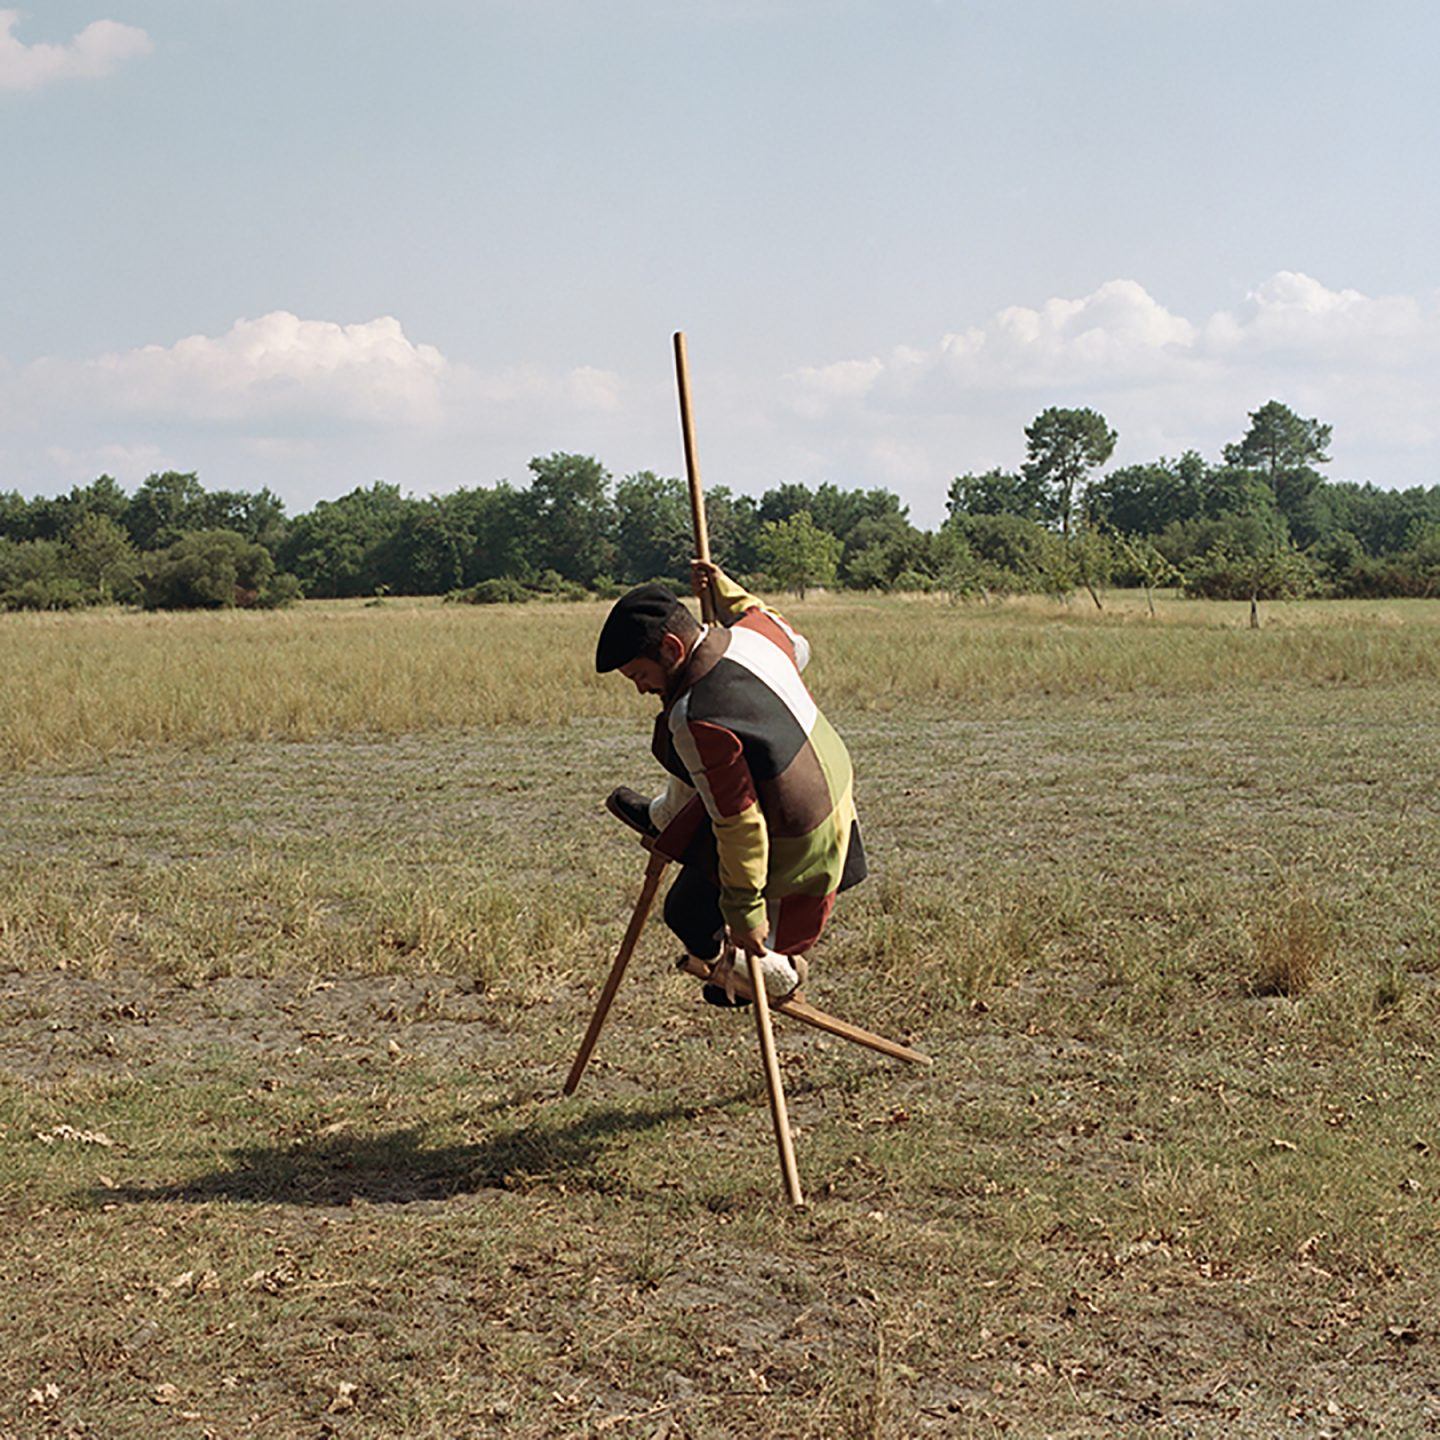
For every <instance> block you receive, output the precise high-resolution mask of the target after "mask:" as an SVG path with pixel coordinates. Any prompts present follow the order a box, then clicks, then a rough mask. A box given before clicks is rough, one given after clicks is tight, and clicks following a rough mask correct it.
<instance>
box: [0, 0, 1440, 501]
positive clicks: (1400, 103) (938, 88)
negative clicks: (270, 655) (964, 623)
mask: <svg viewBox="0 0 1440 1440" xmlns="http://www.w3.org/2000/svg"><path fill="white" fill-rule="evenodd" d="M1437 42H1440V7H1436V6H1434V5H1433V4H1428V3H1422V0H1372V3H1368V4H1366V5H1363V6H1362V5H1359V4H1354V3H1349V0H1346V3H1336V0H1304V3H1301V0H1249V3H1247V4H1240V3H1229V0H1010V3H1007V4H1000V3H988V0H986V3H981V0H972V3H964V0H688V3H687V0H465V3H461V0H345V3H338V0H286V3H279V0H245V3H241V0H30V4H29V5H28V6H20V7H14V6H7V5H5V4H4V0H0V127H3V133H4V141H5V143H4V145H3V147H0V194H4V195H5V196H6V197H7V199H6V205H5V211H6V218H5V222H4V224H3V225H0V267H3V268H0V273H3V276H4V281H5V283H4V287H3V292H0V293H3V295H4V300H3V303H0V489H9V488H13V489H19V490H20V491H22V492H24V493H27V494H35V493H53V492H55V491H57V490H63V489H67V488H68V487H69V486H70V485H71V484H75V483H83V482H85V481H86V480H89V479H91V478H93V477H94V476H95V475H96V474H99V473H101V472H102V471H106V472H108V473H111V474H114V475H115V476H116V477H117V478H119V479H120V480H121V481H122V482H123V483H125V484H126V485H127V486H133V485H135V484H137V483H138V482H139V481H140V480H141V479H143V478H144V476H145V475H146V474H147V473H149V472H150V471H151V470H155V469H161V468H172V467H173V468H181V469H187V470H189V469H198V470H199V472H200V475H201V479H202V481H204V482H205V483H206V484H207V485H208V486H210V487H212V488H243V489H254V488H258V487H259V486H261V485H269V486H270V487H271V488H272V489H274V490H276V491H277V492H278V493H280V494H281V495H282V496H283V497H284V498H285V499H286V501H287V503H288V504H289V505H290V508H291V509H292V511H299V510H302V509H307V508H309V506H310V505H311V504H313V503H314V501H315V500H317V499H320V498H324V497H327V496H334V495H338V494H340V493H343V492H344V491H345V490H348V489H350V488H351V487H353V486H354V485H357V484H368V483H370V482H371V481H372V480H375V479H385V480H390V481H394V482H396V483H398V484H400V485H402V486H403V487H404V488H405V489H406V490H408V491H413V492H414V493H417V494H425V493H429V492H432V491H439V490H445V489H450V488H453V487H454V486H456V485H461V484H489V483H492V482H494V481H495V480H497V479H500V478H509V479H511V480H514V481H517V482H518V481H523V480H524V479H525V477H526V469H525V467H526V461H527V460H528V459H529V458H530V457H531V456H532V455H535V454H541V453H547V452H549V451H551V450H558V449H564V450H579V451H583V452H585V453H590V454H596V455H598V456H599V457H600V458H601V459H602V460H603V461H604V462H605V463H606V464H607V465H608V466H609V467H610V469H611V470H612V471H613V472H615V473H616V474H617V475H618V474H624V473H628V472H630V471H633V470H636V469H641V468H651V469H655V470H658V471H661V472H662V473H671V474H674V473H679V471H680V469H681V465H682V458H681V451H680V443H679V435H678V427H677V423H676V417H675V401H674V387H673V377H672V374H671V370H670V348H669V346H670V334H671V332H672V331H673V330H675V329H677V328H683V329H684V330H686V332H687V334H688V337H689V344H690V352H691V362H692V370H693V379H694V386H695V398H696V408H697V424H698V427H699V439H700V451H701V458H702V463H703V467H704V471H705V476H706V480H707V482H708V483H710V484H721V483H724V484H729V485H731V486H732V487H734V488H737V489H741V490H750V491H759V490H762V489H764V488H766V487H767V486H769V485H772V484H775V483H778V482H780V481H783V480H806V481H810V482H812V483H815V482H819V481H822V480H832V481H834V482H836V483H838V484H842V485H872V484H878V485H886V486H889V487H890V488H892V489H895V490H897V491H899V492H900V493H901V494H902V495H903V496H904V497H905V499H906V500H907V501H909V503H910V505H911V507H912V513H913V514H914V516H915V518H916V519H917V520H919V521H920V522H922V523H925V524H931V523H934V522H935V521H936V520H938V519H939V518H940V516H941V514H942V513H943V503H944V496H945V491H946V488H947V487H948V484H949V481H950V479H951V477H953V476H954V475H955V474H957V473H959V472H961V471H965V470H972V469H983V468H988V467H989V466H991V465H996V464H1000V465H1007V466H1013V465H1017V464H1018V463H1019V462H1020V460H1021V459H1022V458H1023V449H1024V437H1023V429H1024V426H1025V425H1026V424H1027V423H1028V421H1029V420H1030V419H1031V418H1033V416H1034V415H1035V414H1037V413H1038V412H1039V411H1040V410H1041V409H1043V408H1045V407H1046V406H1047V405H1052V404H1060V405H1090V406H1093V407H1095V408H1097V409H1099V410H1101V411H1103V412H1104V414H1105V415H1106V416H1107V418H1108V419H1109V420H1110V422H1111V423H1112V424H1113V425H1114V426H1115V427H1116V428H1117V429H1118V430H1119V432H1120V445H1119V448H1118V449H1117V452H1116V457H1115V459H1116V462H1117V463H1121V462H1127V461H1131V460H1144V459H1151V458H1154V457H1155V456H1157V455H1160V454H1162V453H1163V454H1176V453H1179V452H1180V451H1181V450H1183V449H1185V448H1188V447H1191V446H1194V447H1196V448H1199V449H1200V450H1201V451H1202V452H1203V453H1205V454H1207V455H1209V456H1211V457H1212V458H1213V457H1217V456H1218V452H1219V447H1220V446H1221V445H1222V444H1223V443H1224V442H1225V441H1227V440H1233V439H1236V438H1238V437H1239V436H1240V435H1241V434H1242V433H1243V431H1244V429H1245V426H1246V413H1247V411H1249V410H1253V409H1255V408H1257V407H1258V406H1259V405H1261V404H1262V403H1264V401H1266V400H1268V399H1271V398H1278V399H1281V400H1284V401H1285V402H1286V403H1288V404H1290V405H1291V406H1292V407H1293V408H1295V409H1297V410H1299V411H1300V412H1301V413H1302V414H1306V415H1316V416H1318V417H1319V418H1321V419H1322V420H1325V421H1328V422H1331V423H1332V424H1333V425H1334V427H1335V439H1334V445H1333V448H1332V455H1333V457H1334V458H1333V463H1332V465H1331V467H1330V469H1331V473H1332V474H1333V475H1334V476H1335V477H1336V478H1347V479H1363V480H1373V481H1375V482H1376V483H1378V484H1382V485H1410V484H1434V483H1440V410H1437V406H1436V403H1435V402H1436V399H1437V395H1440V244H1437V241H1440V181H1437V170H1440V167H1437V165H1436V163H1435V159H1434V156H1435V154H1436V152H1437V141H1440V124H1437V121H1440V101H1437V99H1436V90H1435V86H1434V84H1433V77H1432V72H1433V62H1434V58H1435V56H1436V55H1437V53H1440V44H1437Z"/></svg>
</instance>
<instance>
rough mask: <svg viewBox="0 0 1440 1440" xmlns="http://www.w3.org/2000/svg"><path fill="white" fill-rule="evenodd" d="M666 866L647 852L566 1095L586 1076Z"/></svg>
mask: <svg viewBox="0 0 1440 1440" xmlns="http://www.w3.org/2000/svg"><path fill="white" fill-rule="evenodd" d="M669 863H670V862H669V861H668V860H667V859H666V858H665V857H664V856H663V855H661V854H659V853H658V852H657V851H654V850H652V851H651V852H650V863H649V864H648V865H646V867H645V880H644V882H643V883H642V884H641V886H640V898H639V899H638V900H637V901H636V902H635V910H634V913H633V914H632V915H631V916H630V924H629V925H628V926H627V927H626V930H625V938H624V939H623V940H622V941H621V942H620V949H619V950H618V951H617V952H616V955H615V961H614V964H612V965H611V966H610V975H609V978H608V979H607V980H606V981H605V988H604V989H603V990H601V992H600V999H599V1000H598V1001H597V1002H596V1005H595V1013H594V1015H592V1016H591V1017H590V1028H589V1029H588V1030H586V1032H585V1038H584V1039H583V1040H582V1041H581V1042H580V1051H579V1053H578V1054H577V1055H576V1056H575V1063H574V1064H573V1065H571V1067H570V1074H569V1075H568V1076H567V1077H566V1080H565V1086H564V1091H565V1094H567V1095H573V1094H574V1093H575V1087H576V1086H577V1085H578V1084H579V1083H580V1077H581V1076H582V1075H583V1074H584V1073H585V1066H586V1065H587V1064H588V1063H589V1060H590V1052H591V1051H592V1050H593V1049H594V1048H595V1042H596V1041H597V1040H598V1039H599V1038H600V1029H601V1027H602V1026H603V1025H604V1024H605V1017H606V1015H608V1014H609V1013H610V1004H611V1002H612V1001H613V1000H614V999H615V992H616V991H617V990H618V989H619V988H620V981H621V979H622V978H623V977H624V975H625V967H626V966H627V965H628V964H629V963H630V957H631V956H632V955H633V954H634V953H635V946H636V944H637V943H638V942H639V939H640V932H641V931H642V930H643V929H644V928H645V922H646V920H648V919H649V918H650V907H651V906H652V905H653V904H654V903H655V891H656V890H657V889H658V888H659V885H660V876H661V874H662V873H663V872H664V870H665V867H666V866H667V865H668V864H669Z"/></svg>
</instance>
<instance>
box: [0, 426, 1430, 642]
mask: <svg viewBox="0 0 1440 1440" xmlns="http://www.w3.org/2000/svg"><path fill="white" fill-rule="evenodd" d="M1116 439H1117V435H1116V432H1115V430H1114V429H1113V428H1112V427H1111V426H1110V425H1109V423H1108V422H1107V421H1106V419H1105V418H1104V416H1102V415H1100V414H1099V413H1097V412H1096V411H1094V410H1091V409H1062V408H1051V409H1048V410H1046V411H1044V412H1043V413H1042V414H1041V415H1039V416H1037V417H1036V418H1035V420H1034V421H1033V422H1032V423H1031V424H1030V425H1029V426H1028V427H1027V428H1026V430H1025V440H1026V459H1025V462H1024V464H1023V465H1022V466H1021V467H1020V469H1018V470H1016V471H1006V470H1002V469H995V470H990V471H986V472H985V473H983V474H973V473H972V474H965V475H961V476H958V477H957V478H956V479H955V480H954V481H953V483H952V484H951V486H950V488H949V493H948V497H947V506H946V510H947V513H946V518H945V520H944V522H943V523H942V524H941V525H939V526H938V527H937V528H936V529H934V530H924V529H921V528H919V527H917V526H916V525H914V524H913V523H912V522H911V520H910V519H909V514H908V509H907V507H906V506H905V504H904V503H903V502H902V501H901V499H900V497H899V496H898V495H896V494H894V493H893V492H891V491H889V490H885V489H844V488H841V487H839V486H836V485H834V484H829V483H827V484H821V485H819V486H815V487H811V486H808V485H803V484H798V483H789V484H781V485H777V486H775V487H773V488H771V489H769V490H767V491H765V492H764V494H762V495H760V496H758V497H755V496H751V495H737V494H735V493H733V492H731V491H730V490H728V489H726V488H724V487H717V488H715V489H713V490H711V491H710V492H709V493H708V494H707V496H706V508H707V514H708V521H709V531H710V541H711V547H712V550H713V552H714V554H715V556H716V558H717V559H718V560H719V561H720V562H721V563H723V564H724V565H726V566H727V568H729V569H730V570H732V571H733V572H735V573H737V574H741V575H753V576H756V577H760V578H762V580H763V582H764V583H768V584H770V585H772V586H775V587H778V588H784V589H790V590H795V591H798V592H800V593H804V591H805V590H806V589H807V588H808V587H810V586H836V585H839V586H844V587H848V588H853V589H863V590H903V591H914V590H941V591H945V592H947V593H949V594H950V595H951V596H953V597H960V596H972V595H973V596H981V597H985V596H991V595H997V594H1006V593H1016V592H1022V593H1023V592H1041V593H1047V594H1052V595H1055V596H1057V597H1065V598H1068V597H1069V596H1071V595H1072V594H1075V593H1078V592H1081V591H1084V592H1086V593H1088V594H1089V596H1090V597H1091V598H1092V599H1093V601H1094V603H1095V604H1096V605H1097V606H1101V607H1102V608H1103V604H1104V600H1103V595H1104V591H1105V588H1106V587H1107V586H1110V585H1115V584H1121V585H1128V586H1141V587H1144V588H1145V590H1146V592H1147V594H1149V593H1151V592H1152V591H1153V590H1154V589H1155V588H1157V587H1160V586H1180V587H1182V588H1183V590H1184V591H1185V593H1187V594H1190V595H1197V596H1210V597H1216V598H1248V599H1249V600H1250V601H1251V606H1252V615H1253V613H1254V606H1255V604H1256V602H1257V601H1259V600H1262V599H1267V598H1279V597H1283V596H1292V595H1303V594H1316V595H1335V596H1412V595H1420V596H1423V595H1431V594H1436V593H1440V485H1436V486H1432V487H1430V488H1428V489H1426V488H1423V487H1415V488H1412V489H1408V490H1399V491H1396V490H1382V489H1379V488H1378V487H1376V486H1374V485H1369V484H1364V485H1361V484H1354V483H1350V482H1337V481H1331V480H1327V479H1325V478H1324V477H1323V476H1322V474H1321V473H1320V470H1319V468H1318V467H1320V466H1322V465H1324V464H1327V463H1328V461H1329V455H1328V453H1327V452H1328V449H1329V445H1330V439H1331V427H1330V426H1328V425H1324V424H1321V423H1320V422H1319V421H1318V420H1314V419H1305V418H1303V417H1301V416H1299V415H1297V414H1296V413H1295V412H1294V411H1292V410H1290V409H1289V408H1288V407H1287V406H1285V405H1282V404H1281V403H1280V402H1279V401H1275V400H1271V401H1269V402H1268V403H1267V404H1265V405H1263V406H1261V407H1260V409H1258V410H1256V411H1254V412H1252V413H1251V414H1250V416H1249V426H1248V429H1247V430H1246V432H1245V433H1244V435H1243V436H1242V437H1241V438H1240V439H1239V440H1237V441H1236V442H1235V443H1234V444H1230V445H1226V446H1225V447H1224V449H1223V451H1222V454H1221V458H1220V460H1219V461H1218V462H1217V463H1211V462H1208V461H1206V460H1205V459H1204V458H1203V457H1202V456H1201V455H1199V454H1198V453H1196V452H1195V451H1193V450H1192V451H1187V452H1186V453H1185V454H1183V455H1181V456H1180V457H1179V458H1178V459H1173V460H1172V459H1168V458H1161V459H1158V460H1155V461H1152V462H1150V463H1148V464H1142V465H1129V466H1124V467H1121V468H1119V469H1114V470H1110V471H1108V472H1105V471H1104V470H1103V467H1104V466H1105V464H1106V462H1107V461H1108V460H1109V459H1110V456H1111V454H1112V453H1113V451H1114V447H1115V443H1116ZM529 472H530V474H529V482H528V484H526V485H525V486H515V485H511V484H510V483H508V482H506V481H501V482H499V483H497V484H495V485H492V486H484V487H476V488H462V489H458V490H455V491H453V492H451V493H449V494H445V495H439V496H432V497H428V498H423V499H421V498H416V497H414V496H407V495H404V494H402V492H401V490H400V488H399V486H397V485H392V484H386V483H376V484H372V485H370V486H368V487H360V488H357V489H355V490H352V491H351V492H350V493H349V494H347V495H344V496H342V497H340V498H339V499H336V500H322V501H320V502H319V503H318V504H316V505H315V506H314V508H313V509H311V510H309V511H307V512H306V513H304V514H300V515H297V516H294V517H290V516H287V515H286V513H285V506H284V504H283V502H282V501H281V500H280V499H279V497H277V496H276V495H274V494H273V493H272V492H271V491H270V490H268V489H261V490H259V491H257V492H254V493H249V492H241V491H207V490H206V489H205V488H204V487H203V486H202V485H201V483H200V481H199V479H198V477H197V476H196V475H194V474H184V473H178V472H174V471H167V472H165V473H163V474H154V475H151V476H149V477H148V478H147V479H146V480H145V481H144V482H143V483H142V484H141V485H140V486H139V487H138V488H137V489H136V490H135V491H134V492H133V493H128V494H127V493H126V491H125V490H124V489H123V487H121V486H120V485H119V484H117V482H116V481H115V480H114V479H112V478H111V477H110V476H105V475H102V476H101V477H100V478H99V479H97V480H95V481H93V482H91V483H90V484H89V485H85V486H76V487H74V488H73V489H72V490H71V491H70V492H69V493H68V494H66V495H61V496H55V497H53V498H44V497H41V498H36V499H31V500H26V499H24V498H23V497H21V496H20V495H19V494H18V493H15V492H8V493H7V492H0V608H8V609H22V608H29V609H61V608H67V607H71V606H79V605H91V604H106V603H113V604H127V605H141V606H144V607H146V608H151V609H157V608H191V607H213V606H229V605H244V606H273V605H283V604H287V603H289V602H291V601H292V600H295V599H297V598H299V597H300V596H302V595H305V596H311V597H315V598H327V597H344V596H362V595H363V596H370V595H384V594H387V593H389V594H409V595H433V594H443V595H450V596H453V597H455V598H457V599H465V600H473V601H480V602H484V601H508V600H519V599H525V598H530V597H533V596H539V595H555V596H562V597H578V596H580V595H584V594H602V595H605V594H614V593H618V591H619V589H620V588H622V587H624V586H627V585H631V584H637V583H640V582H641V581H645V580H651V579H664V580H670V581H673V582H675V583H676V584H677V585H680V586H684V585H685V584H686V583H687V574H688V561H689V556H690V551H691V533H690V511H689V500H688V496H687V493H686V488H685V485H684V484H683V482H682V481H680V480H679V479H677V478H674V477H670V476H661V475H657V474H655V473H654V472H652V471H648V470H647V471H640V472H638V473H636V474H632V475H627V476H625V477H623V478H622V479H619V480H618V481H617V480H615V479H614V478H613V477H612V476H611V475H610V473H609V472H608V471H607V470H606V469H605V467H604V466H603V465H602V464H601V462H600V461H599V460H597V459H595V458H594V457H591V456H583V455H573V454H565V453H555V454H552V455H548V456H542V457H536V458H535V459H533V460H531V461H530V464H529Z"/></svg>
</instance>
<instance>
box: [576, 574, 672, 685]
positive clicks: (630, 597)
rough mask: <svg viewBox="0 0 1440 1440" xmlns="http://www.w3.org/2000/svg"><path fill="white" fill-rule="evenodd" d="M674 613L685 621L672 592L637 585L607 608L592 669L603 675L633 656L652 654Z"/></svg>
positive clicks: (627, 662)
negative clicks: (680, 614)
mask: <svg viewBox="0 0 1440 1440" xmlns="http://www.w3.org/2000/svg"><path fill="white" fill-rule="evenodd" d="M676 611H680V612H681V613H682V614H684V615H685V616H686V617H687V618H688V617H689V614H690V612H689V611H688V610H686V609H685V606H684V605H683V604H682V603H681V601H680V599H679V598H678V597H677V596H676V595H675V594H674V592H673V591H670V590H667V589H666V588H665V587H664V586H663V585H638V586H636V588H635V589H634V590H631V591H630V592H629V593H628V594H625V595H622V596H621V597H620V598H619V599H618V600H617V601H616V602H615V603H614V605H612V606H611V607H610V613H609V614H608V615H607V616H606V617H605V623H604V625H602V626H601V627H600V639H599V640H598V641H597V642H596V644H595V669H596V671H597V672H598V673H599V674H601V675H604V674H606V673H607V672H608V671H611V670H618V669H619V668H620V667H621V666H622V665H628V664H629V663H630V661H632V660H633V659H635V657H636V656H637V655H642V654H644V653H645V651H647V650H653V649H654V648H655V647H656V646H657V645H659V643H660V637H661V636H662V635H664V634H666V633H667V632H670V630H671V622H672V621H673V620H674V619H675V613H676Z"/></svg>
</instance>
